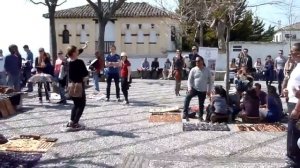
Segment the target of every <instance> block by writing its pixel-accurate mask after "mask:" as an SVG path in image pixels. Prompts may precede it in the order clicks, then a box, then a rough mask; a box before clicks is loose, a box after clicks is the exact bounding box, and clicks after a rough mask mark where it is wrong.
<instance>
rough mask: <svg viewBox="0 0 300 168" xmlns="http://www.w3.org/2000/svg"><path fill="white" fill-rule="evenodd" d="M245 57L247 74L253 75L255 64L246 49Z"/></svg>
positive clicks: (244, 51)
mask: <svg viewBox="0 0 300 168" xmlns="http://www.w3.org/2000/svg"><path fill="white" fill-rule="evenodd" d="M243 53H244V56H245V65H246V67H247V73H249V74H251V73H252V72H253V62H252V57H251V56H250V55H249V54H248V49H247V48H244V50H243Z"/></svg>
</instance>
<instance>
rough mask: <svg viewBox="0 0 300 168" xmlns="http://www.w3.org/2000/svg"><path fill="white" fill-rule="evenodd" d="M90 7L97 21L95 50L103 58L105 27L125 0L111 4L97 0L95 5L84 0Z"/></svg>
mask: <svg viewBox="0 0 300 168" xmlns="http://www.w3.org/2000/svg"><path fill="white" fill-rule="evenodd" d="M86 1H87V2H88V3H89V4H90V5H91V7H92V8H93V9H94V11H95V13H96V15H97V19H98V25H99V27H98V29H99V36H98V45H97V50H98V51H99V53H100V54H101V56H102V57H104V34H105V26H106V24H107V22H108V21H109V20H111V19H112V18H113V17H114V15H115V13H116V11H117V10H118V9H119V8H121V6H122V5H123V4H124V2H125V0H114V1H113V2H111V1H110V0H108V2H102V0H97V2H96V3H94V2H92V1H91V0H86Z"/></svg>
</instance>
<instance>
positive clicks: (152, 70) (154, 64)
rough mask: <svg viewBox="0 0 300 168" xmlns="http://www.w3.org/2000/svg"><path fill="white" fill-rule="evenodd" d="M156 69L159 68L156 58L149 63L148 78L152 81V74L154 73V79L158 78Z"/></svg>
mask: <svg viewBox="0 0 300 168" xmlns="http://www.w3.org/2000/svg"><path fill="white" fill-rule="evenodd" d="M158 68H159V62H158V58H154V60H153V61H152V62H151V72H150V78H151V79H153V73H155V78H154V79H157V77H158V75H159V74H158Z"/></svg>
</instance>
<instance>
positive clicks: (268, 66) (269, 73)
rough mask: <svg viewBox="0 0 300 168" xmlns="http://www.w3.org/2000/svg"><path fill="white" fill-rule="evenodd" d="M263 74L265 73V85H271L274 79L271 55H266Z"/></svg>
mask: <svg viewBox="0 0 300 168" xmlns="http://www.w3.org/2000/svg"><path fill="white" fill-rule="evenodd" d="M264 73H265V79H266V85H267V86H269V85H271V84H272V82H273V79H274V62H273V60H272V56H271V55H268V56H267V58H266V63H265V69H264Z"/></svg>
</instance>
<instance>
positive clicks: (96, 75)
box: [89, 51, 103, 92]
mask: <svg viewBox="0 0 300 168" xmlns="http://www.w3.org/2000/svg"><path fill="white" fill-rule="evenodd" d="M95 57H96V58H95V60H93V62H92V64H91V65H90V66H89V69H90V70H91V71H92V73H93V79H94V84H95V91H96V92H100V88H99V81H100V78H101V75H102V74H101V72H103V66H102V65H103V63H102V61H101V55H100V53H99V52H98V51H97V52H96V53H95Z"/></svg>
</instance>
